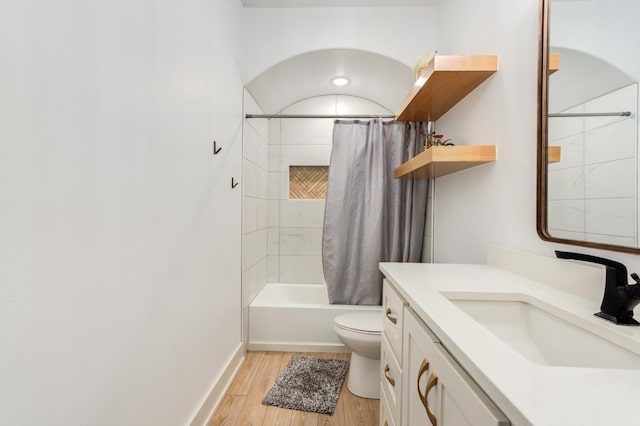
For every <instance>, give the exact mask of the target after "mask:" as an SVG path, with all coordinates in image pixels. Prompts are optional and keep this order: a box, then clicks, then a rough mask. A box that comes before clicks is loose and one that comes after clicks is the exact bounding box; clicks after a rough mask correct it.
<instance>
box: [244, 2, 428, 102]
mask: <svg viewBox="0 0 640 426" xmlns="http://www.w3.org/2000/svg"><path fill="white" fill-rule="evenodd" d="M437 12H438V8H437V7H436V6H430V7H355V8H354V7H334V8H247V9H245V10H244V18H245V25H246V27H245V28H246V33H245V49H244V51H245V63H246V72H245V73H244V77H245V79H244V80H245V81H251V80H252V79H254V78H255V77H256V76H258V75H259V74H260V73H261V72H263V71H265V70H266V69H268V68H269V67H271V66H273V65H275V64H277V63H278V62H280V61H282V60H285V59H288V58H290V57H292V56H295V55H298V54H301V53H305V52H310V51H314V50H321V49H331V48H352V49H360V50H366V51H371V52H375V53H379V54H382V55H385V56H388V57H390V58H393V59H396V60H398V61H400V62H402V63H405V64H407V65H409V66H413V63H414V61H415V59H416V58H417V57H418V56H420V55H421V54H423V53H425V52H430V51H433V50H435V49H436V40H437V38H438V33H437ZM395 107H396V105H393V106H391V108H395Z"/></svg>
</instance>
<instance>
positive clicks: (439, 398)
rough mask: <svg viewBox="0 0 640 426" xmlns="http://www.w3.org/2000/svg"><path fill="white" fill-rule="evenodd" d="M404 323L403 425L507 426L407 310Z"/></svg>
mask: <svg viewBox="0 0 640 426" xmlns="http://www.w3.org/2000/svg"><path fill="white" fill-rule="evenodd" d="M404 320H405V321H404V334H403V341H404V348H403V353H404V355H405V356H404V361H403V373H404V387H403V393H402V401H403V403H402V404H403V405H402V415H401V418H402V424H403V425H407V426H420V425H428V426H465V425H468V426H504V425H508V424H509V422H508V420H507V419H506V418H505V417H504V415H503V414H502V413H501V412H500V410H498V408H497V407H496V406H495V404H493V402H492V401H491V400H489V398H488V397H487V396H486V395H485V394H484V393H483V392H482V390H481V389H480V388H479V387H478V386H477V385H476V384H475V383H474V382H473V381H472V380H471V378H470V377H469V376H468V375H467V374H466V373H465V372H464V371H463V370H462V368H461V367H460V366H459V365H458V364H457V362H456V361H455V360H454V359H453V358H451V356H450V355H449V354H448V352H446V350H445V349H444V347H443V346H442V345H440V344H439V343H438V342H437V339H436V337H435V336H434V335H433V333H431V332H430V331H429V330H428V329H427V328H426V326H424V325H422V323H421V321H420V320H419V319H418V318H417V317H415V314H413V312H411V311H410V310H409V309H407V310H406V312H405V315H404Z"/></svg>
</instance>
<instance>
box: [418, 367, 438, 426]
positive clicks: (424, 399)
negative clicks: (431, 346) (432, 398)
mask: <svg viewBox="0 0 640 426" xmlns="http://www.w3.org/2000/svg"><path fill="white" fill-rule="evenodd" d="M428 369H429V360H428V359H426V358H425V359H424V360H423V361H422V364H420V369H419V370H418V380H417V383H416V384H417V386H418V398H420V402H421V403H422V405H423V407H424V409H425V411H426V412H427V417H429V421H430V422H431V424H432V425H433V426H436V425H437V423H438V420H437V419H436V416H435V415H434V414H433V413H432V412H431V410H429V401H428V400H427V397H428V396H429V392H430V391H431V389H432V388H433V387H434V386H435V385H437V384H438V376H437V375H436V373H431V376H430V377H429V380H427V389H425V392H424V395H423V394H422V392H421V391H420V379H421V378H422V375H423V374H424V373H426V372H427V370H428Z"/></svg>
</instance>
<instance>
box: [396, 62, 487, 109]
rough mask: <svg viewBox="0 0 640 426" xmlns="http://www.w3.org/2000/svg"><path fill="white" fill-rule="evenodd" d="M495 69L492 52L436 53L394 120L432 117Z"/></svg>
mask: <svg viewBox="0 0 640 426" xmlns="http://www.w3.org/2000/svg"><path fill="white" fill-rule="evenodd" d="M497 70H498V57H497V56H496V55H480V56H445V55H436V56H435V57H434V58H433V62H431V65H430V66H429V68H427V69H426V70H425V71H424V72H423V73H422V74H421V75H420V77H419V78H418V79H417V80H416V82H415V84H414V85H413V87H412V88H411V90H410V92H409V94H408V95H407V96H406V97H405V99H404V101H403V102H402V104H401V105H400V108H399V109H398V112H397V113H396V120H398V121H436V120H437V119H439V118H440V117H442V116H443V115H444V114H445V113H446V112H447V111H449V109H451V107H453V106H454V105H455V104H456V103H458V102H459V101H460V100H461V99H462V98H464V97H465V96H467V95H468V94H469V93H470V92H471V91H473V89H475V88H476V87H478V86H479V85H480V84H481V83H482V82H483V81H485V80H486V79H487V78H489V77H490V76H491V75H492V74H493V73H495V72H496V71H497Z"/></svg>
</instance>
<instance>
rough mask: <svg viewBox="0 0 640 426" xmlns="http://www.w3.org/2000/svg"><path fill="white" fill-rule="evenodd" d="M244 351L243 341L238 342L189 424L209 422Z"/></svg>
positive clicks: (192, 425)
mask: <svg viewBox="0 0 640 426" xmlns="http://www.w3.org/2000/svg"><path fill="white" fill-rule="evenodd" d="M245 353H246V347H245V344H244V343H240V345H238V348H237V349H236V351H235V353H234V354H233V355H232V356H231V359H230V360H229V362H228V363H227V365H226V366H225V368H224V370H222V373H221V374H220V376H219V377H218V379H217V380H216V381H215V382H214V384H213V387H212V388H211V390H210V391H209V393H208V394H207V396H205V398H204V400H203V402H202V404H200V408H199V409H198V411H197V413H196V414H195V415H194V416H193V419H192V420H191V422H189V425H190V426H206V424H207V423H208V422H209V420H210V418H211V416H212V415H213V413H214V412H215V411H216V408H218V405H220V402H221V401H222V398H223V397H224V394H225V393H226V392H227V389H229V386H230V385H231V382H232V381H233V378H234V377H235V375H236V373H237V372H238V369H239V368H240V365H241V364H242V360H243V359H244V355H245Z"/></svg>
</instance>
